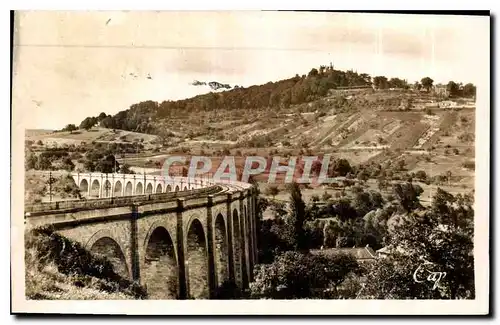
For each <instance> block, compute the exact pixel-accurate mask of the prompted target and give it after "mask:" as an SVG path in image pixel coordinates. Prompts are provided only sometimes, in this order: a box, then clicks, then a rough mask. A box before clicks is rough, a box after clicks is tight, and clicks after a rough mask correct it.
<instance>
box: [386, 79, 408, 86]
mask: <svg viewBox="0 0 500 325" xmlns="http://www.w3.org/2000/svg"><path fill="white" fill-rule="evenodd" d="M388 86H389V88H405V87H406V82H405V81H404V80H402V79H399V78H391V79H390V80H389V81H388Z"/></svg>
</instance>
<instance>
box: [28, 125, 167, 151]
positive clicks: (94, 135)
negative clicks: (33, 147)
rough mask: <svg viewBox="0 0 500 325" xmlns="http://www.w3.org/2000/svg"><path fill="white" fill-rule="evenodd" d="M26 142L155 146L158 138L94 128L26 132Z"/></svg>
mask: <svg viewBox="0 0 500 325" xmlns="http://www.w3.org/2000/svg"><path fill="white" fill-rule="evenodd" d="M25 136H26V140H27V141H32V142H33V143H37V142H38V141H41V142H42V143H43V144H44V145H46V146H49V147H51V146H59V147H60V146H63V145H72V144H73V145H80V144H82V143H92V142H95V143H131V142H141V143H143V144H149V145H151V146H152V145H154V143H155V142H157V141H158V137H157V136H155V135H151V134H144V133H138V132H131V131H125V130H113V129H107V128H101V127H94V128H91V129H89V130H85V129H81V130H80V129H79V130H76V131H72V132H67V131H65V132H61V131H43V130H26V132H25Z"/></svg>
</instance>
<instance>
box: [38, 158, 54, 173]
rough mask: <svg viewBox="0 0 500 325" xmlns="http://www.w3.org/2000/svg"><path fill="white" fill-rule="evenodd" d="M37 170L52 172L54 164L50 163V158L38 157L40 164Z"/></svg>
mask: <svg viewBox="0 0 500 325" xmlns="http://www.w3.org/2000/svg"><path fill="white" fill-rule="evenodd" d="M36 169H38V170H52V169H53V168H52V162H51V161H50V159H49V157H47V156H45V155H40V157H38V163H37V166H36Z"/></svg>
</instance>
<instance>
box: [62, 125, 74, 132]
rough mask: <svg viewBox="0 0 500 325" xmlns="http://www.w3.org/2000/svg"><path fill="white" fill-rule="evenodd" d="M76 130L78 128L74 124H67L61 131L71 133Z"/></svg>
mask: <svg viewBox="0 0 500 325" xmlns="http://www.w3.org/2000/svg"><path fill="white" fill-rule="evenodd" d="M76 130H78V128H77V127H76V125H74V124H68V125H66V126H65V127H64V128H63V129H62V130H61V131H63V132H64V131H69V133H73V131H76Z"/></svg>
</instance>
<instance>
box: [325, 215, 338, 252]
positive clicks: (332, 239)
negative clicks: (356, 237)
mask: <svg viewBox="0 0 500 325" xmlns="http://www.w3.org/2000/svg"><path fill="white" fill-rule="evenodd" d="M338 232H339V226H338V224H337V223H336V222H334V221H333V220H328V221H327V222H326V223H325V225H324V226H323V247H325V248H328V247H335V245H336V241H337V235H338Z"/></svg>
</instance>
